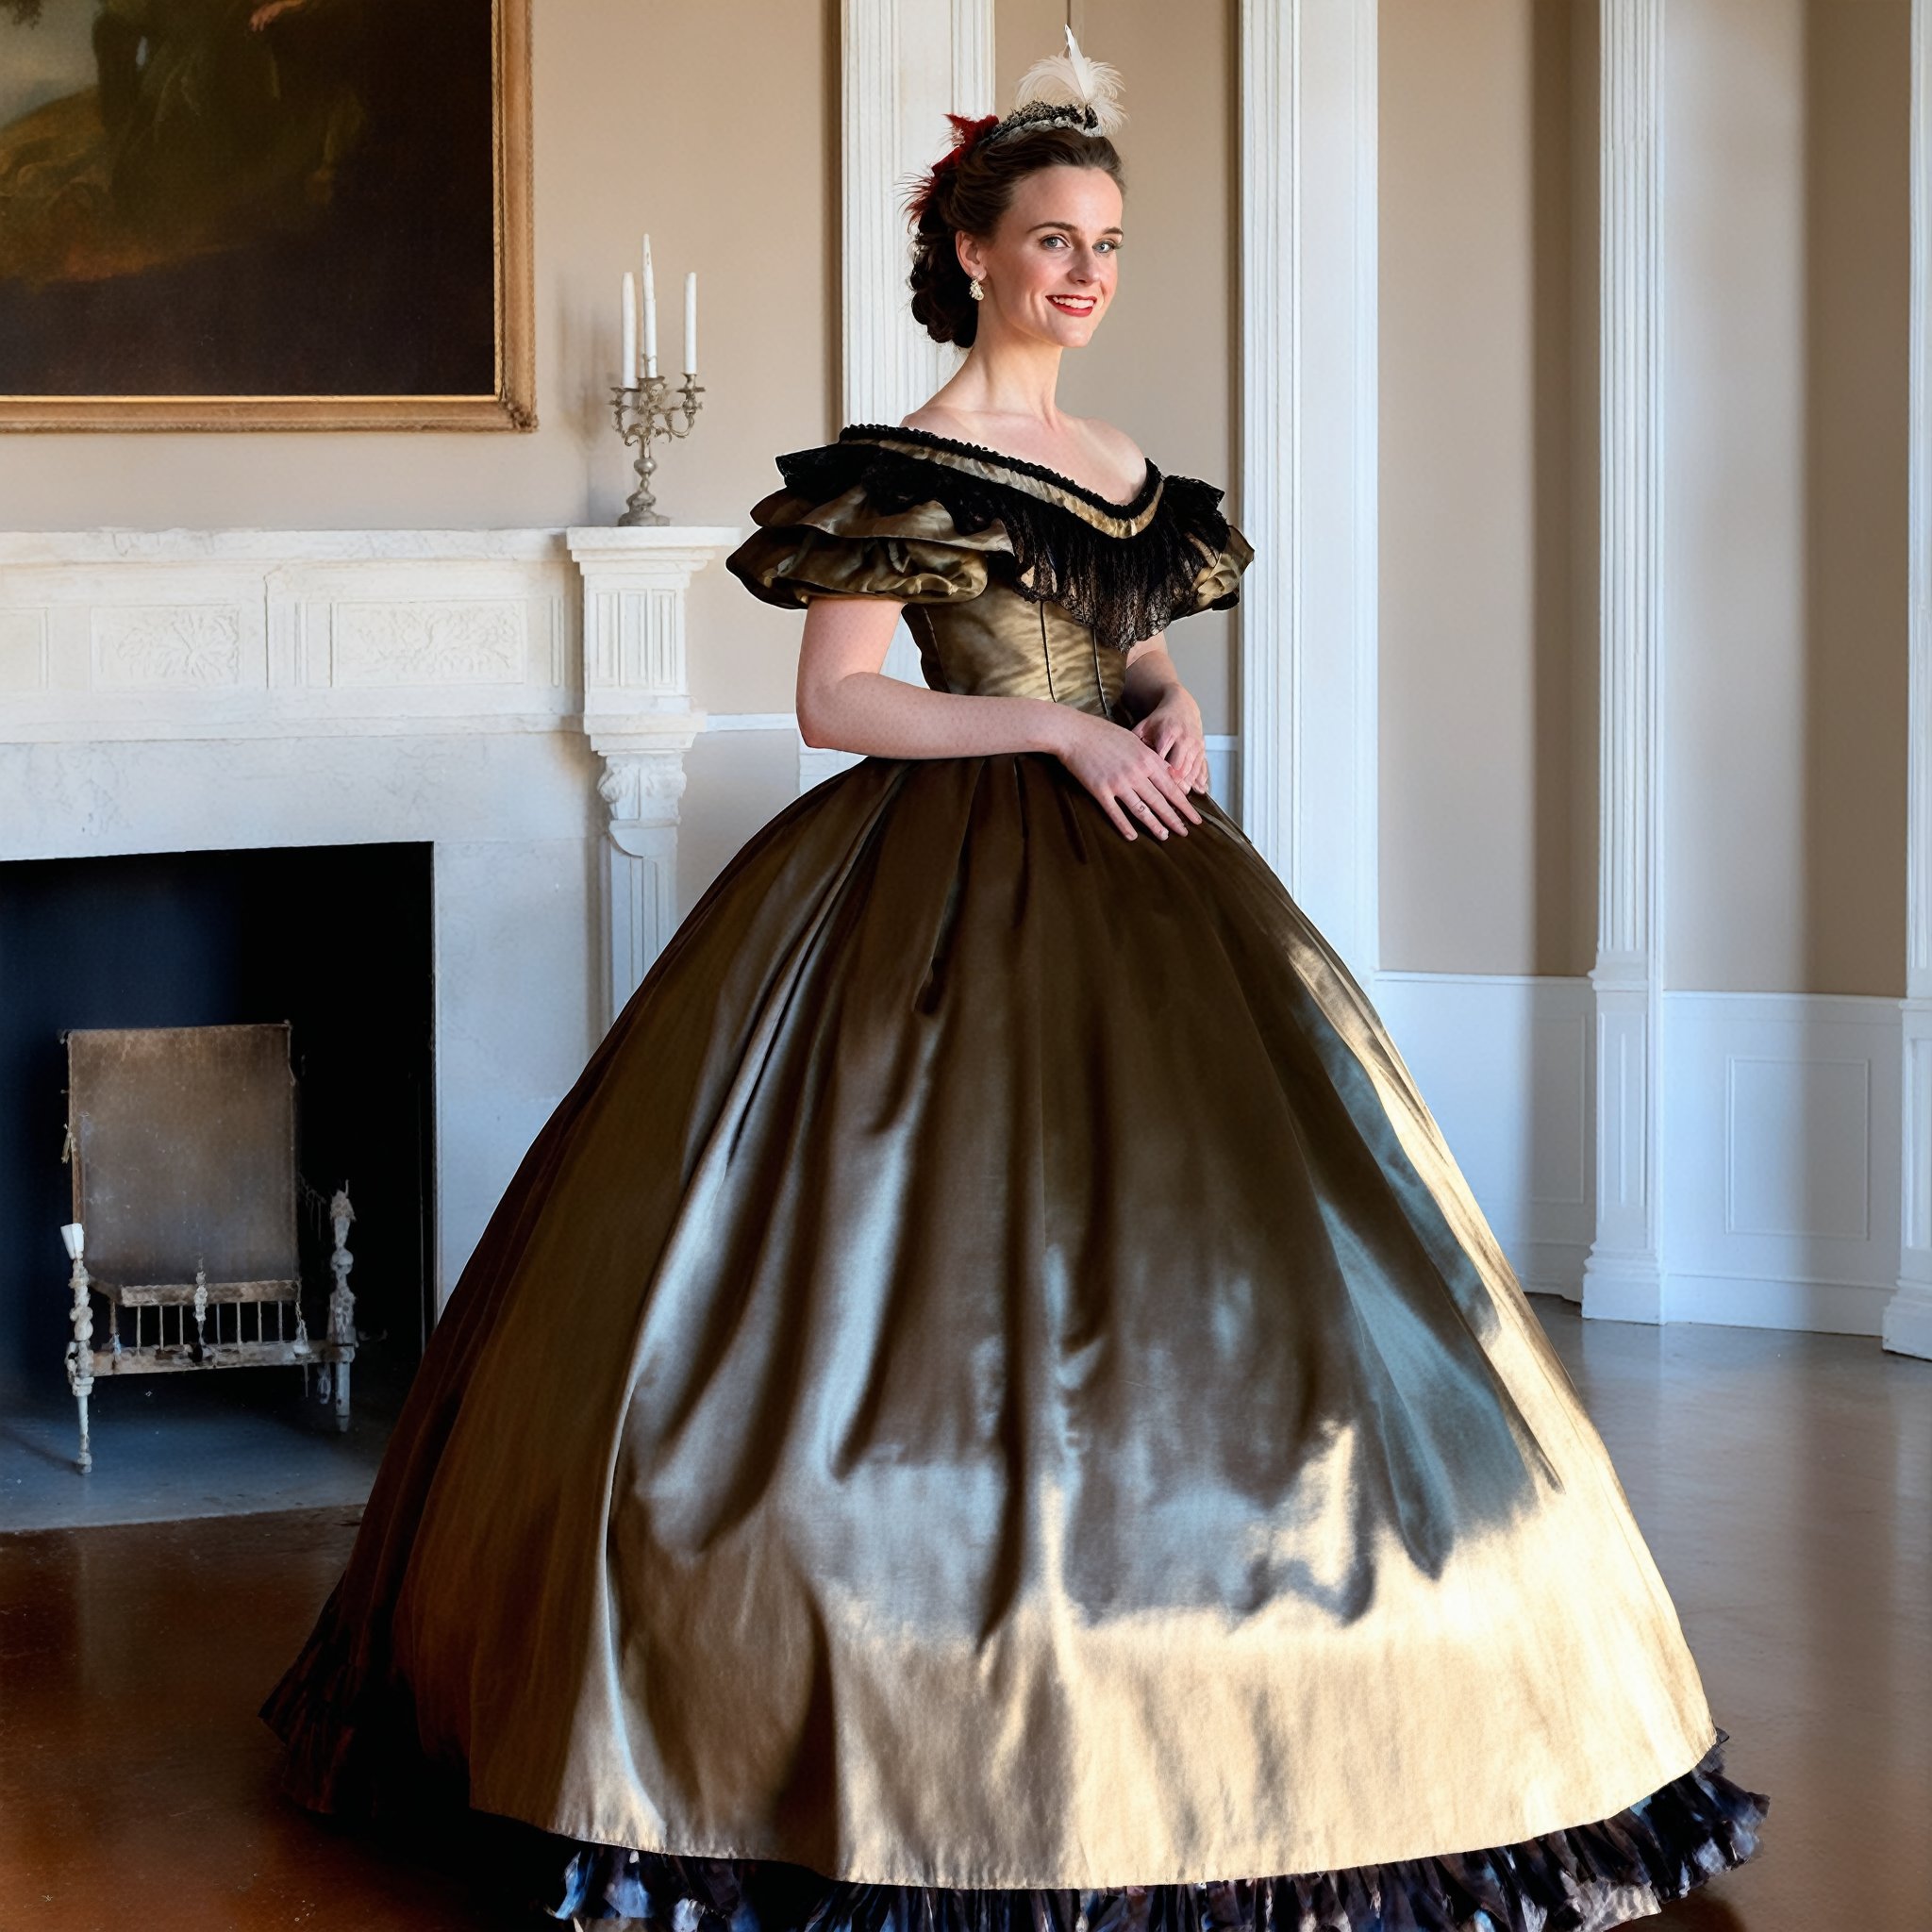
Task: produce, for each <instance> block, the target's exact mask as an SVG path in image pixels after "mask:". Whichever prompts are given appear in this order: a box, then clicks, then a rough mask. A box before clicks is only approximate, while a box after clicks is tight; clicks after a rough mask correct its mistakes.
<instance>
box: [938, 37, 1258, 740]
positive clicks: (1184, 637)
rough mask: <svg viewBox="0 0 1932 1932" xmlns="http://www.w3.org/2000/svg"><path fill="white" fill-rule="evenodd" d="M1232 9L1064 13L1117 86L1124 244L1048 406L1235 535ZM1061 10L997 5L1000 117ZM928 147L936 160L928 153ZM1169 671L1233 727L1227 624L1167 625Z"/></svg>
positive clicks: (1232, 644) (1224, 615)
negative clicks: (1215, 511)
mask: <svg viewBox="0 0 1932 1932" xmlns="http://www.w3.org/2000/svg"><path fill="white" fill-rule="evenodd" d="M1232 15H1233V4H1232V0H1201V4H1197V5H1192V6H1189V7H1174V6H1172V5H1169V4H1165V0H1076V4H1075V6H1074V9H1073V27H1074V33H1075V34H1076V35H1078V37H1079V41H1080V45H1081V47H1082V49H1083V50H1084V51H1085V52H1087V53H1089V54H1091V55H1092V56H1093V57H1094V58H1096V59H1101V60H1110V61H1111V62H1112V63H1113V64H1114V65H1115V66H1116V67H1118V68H1119V69H1120V70H1121V73H1122V75H1123V77H1124V81H1125V84H1126V85H1125V97H1126V109H1127V125H1126V126H1125V127H1124V129H1123V130H1122V132H1121V136H1120V140H1119V142H1118V145H1119V147H1120V150H1121V157H1122V159H1123V160H1124V162H1125V164H1126V172H1127V201H1126V214H1125V218H1124V221H1123V223H1122V226H1123V227H1124V230H1125V233H1126V241H1125V243H1124V246H1123V248H1122V250H1121V271H1120V275H1121V278H1120V288H1119V291H1118V293H1117V294H1116V296H1115V298H1114V307H1113V309H1112V311H1111V312H1110V313H1109V315H1108V319H1107V321H1106V322H1105V323H1104V324H1103V325H1102V326H1101V328H1100V330H1099V332H1098V333H1097V334H1096V335H1095V337H1094V339H1093V341H1092V344H1091V347H1089V348H1087V349H1085V350H1082V351H1080V352H1079V353H1077V354H1075V355H1072V356H1069V357H1068V358H1066V363H1065V367H1064V369H1063V370H1062V373H1061V377H1060V400H1061V401H1062V402H1063V403H1064V404H1065V405H1066V407H1067V408H1070V409H1072V410H1074V411H1075V412H1076V413H1077V414H1080V415H1087V416H1101V417H1104V418H1106V419H1107V420H1108V421H1109V422H1112V423H1118V424H1119V425H1120V426H1121V427H1122V428H1123V429H1124V430H1125V431H1126V432H1127V433H1128V435H1130V436H1131V437H1133V438H1134V440H1135V441H1137V442H1138V443H1139V444H1140V445H1141V448H1142V449H1143V450H1144V451H1146V453H1147V455H1148V456H1149V457H1150V458H1152V459H1153V460H1154V461H1155V462H1156V463H1157V464H1158V465H1159V467H1160V468H1161V469H1163V470H1167V471H1172V472H1175V473H1180V474H1185V475H1193V476H1205V477H1207V478H1208V481H1209V482H1211V483H1215V484H1217V485H1219V486H1220V487H1221V488H1223V489H1224V490H1226V491H1227V492H1228V503H1227V508H1228V511H1229V514H1230V515H1232V516H1233V517H1234V518H1235V520H1236V522H1237V523H1239V521H1240V516H1241V508H1240V505H1239V503H1238V502H1237V501H1236V500H1235V495H1236V492H1235V490H1234V482H1235V465H1236V461H1237V459H1238V458H1237V450H1238V447H1239V440H1240V439H1239V433H1238V432H1239V424H1240V408H1241V404H1240V397H1239V394H1238V390H1237V381H1238V374H1239V369H1240V360H1239V355H1240V351H1239V338H1238V335H1237V317H1238V315H1239V312H1240V289H1239V286H1238V282H1237V274H1238V263H1237V258H1236V242H1237V224H1238V223H1239V220H1240V210H1239V206H1238V203H1237V200H1236V182H1237V171H1238V166H1239V162H1238V158H1237V151H1236V140H1237V132H1238V130H1237V125H1236V112H1235V108H1236V101H1237V95H1236V90H1235V75H1234V47H1233V39H1232V34H1233V20H1232ZM1066 21H1067V8H1066V7H1065V6H1064V5H1063V4H1062V0H997V4H996V6H995V9H994V33H995V37H996V38H995V45H996V50H997V75H998V83H999V93H998V106H999V108H1000V111H1001V112H1002V113H1004V112H1006V111H1007V109H1008V108H1010V107H1011V106H1012V99H1013V89H1014V87H1015V85H1016V84H1017V83H1018V81H1019V78H1020V75H1022V74H1024V72H1025V70H1026V69H1027V68H1028V67H1030V66H1031V65H1032V64H1033V62H1034V61H1035V60H1037V59H1039V58H1041V56H1042V55H1046V54H1051V53H1055V52H1057V51H1058V48H1059V46H1060V44H1061V42H1062V29H1063V27H1064V25H1065V24H1066ZM937 151H938V150H937V145H936V147H935V152H937ZM1169 642H1170V644H1171V647H1172V649H1173V651H1174V662H1175V664H1176V665H1177V666H1178V667H1179V670H1180V673H1181V675H1182V677H1183V678H1185V679H1186V680H1187V683H1188V686H1189V689H1190V690H1191V691H1193V693H1194V695H1195V696H1196V697H1197V698H1198V699H1199V700H1200V703H1201V713H1202V717H1203V719H1204V720H1205V721H1206V724H1207V726H1208V730H1209V731H1232V730H1234V729H1236V728H1237V726H1236V723H1235V709H1236V700H1235V685H1236V678H1237V664H1238V657H1237V649H1238V647H1237V643H1236V632H1235V617H1234V613H1232V612H1229V611H1218V610H1210V611H1207V612H1205V613H1204V614H1203V615H1201V616H1199V617H1191V618H1189V619H1188V621H1187V622H1186V623H1185V624H1181V625H1176V626H1175V627H1174V632H1173V634H1172V636H1171V638H1170V640H1169Z"/></svg>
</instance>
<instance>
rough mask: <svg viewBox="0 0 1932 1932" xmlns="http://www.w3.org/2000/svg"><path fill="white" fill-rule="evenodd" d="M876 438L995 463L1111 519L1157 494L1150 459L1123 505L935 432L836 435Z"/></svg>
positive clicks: (862, 427)
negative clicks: (1047, 485)
mask: <svg viewBox="0 0 1932 1932" xmlns="http://www.w3.org/2000/svg"><path fill="white" fill-rule="evenodd" d="M879 437H889V438H891V439H892V440H893V441H900V442H904V441H911V442H915V443H920V444H924V446H926V447H928V448H930V449H935V450H949V451H951V452H952V453H953V454H954V455H955V456H962V457H971V458H974V460H975V461H978V462H983V463H997V464H998V465H999V466H1000V468H1002V469H1005V470H1011V471H1012V472H1013V473H1014V474H1015V475H1021V476H1031V477H1032V478H1033V479H1034V480H1035V481H1036V482H1040V483H1048V484H1051V485H1052V486H1053V487H1054V488H1055V489H1056V490H1064V491H1066V492H1067V493H1068V495H1070V496H1075V497H1078V498H1079V500H1080V501H1081V502H1082V503H1084V504H1088V505H1090V506H1091V508H1094V509H1097V510H1100V511H1102V512H1103V513H1104V514H1106V515H1108V516H1110V517H1135V516H1138V515H1139V514H1140V513H1141V511H1142V510H1144V509H1145V508H1147V507H1148V505H1149V504H1151V503H1152V502H1153V501H1154V498H1155V496H1156V495H1157V494H1158V491H1159V490H1160V484H1161V475H1160V472H1159V470H1158V469H1157V468H1156V467H1155V464H1154V460H1153V458H1151V457H1143V458H1141V461H1143V462H1144V463H1145V464H1146V465H1147V474H1146V475H1145V476H1144V477H1142V478H1141V487H1140V489H1139V490H1138V491H1135V493H1134V494H1133V495H1132V496H1131V497H1130V498H1128V500H1127V501H1126V502H1124V503H1122V502H1119V501H1117V500H1116V499H1115V498H1113V497H1111V496H1105V495H1103V494H1102V493H1101V492H1100V491H1098V490H1091V489H1089V488H1088V486H1087V485H1086V484H1084V483H1076V482H1075V481H1074V478H1073V477H1071V476H1068V475H1063V474H1062V473H1061V472H1060V471H1058V470H1050V469H1048V468H1047V466H1046V465H1045V464H1044V463H1035V462H1029V461H1028V460H1027V459H1026V458H1024V457H1015V456H1008V454H1007V452H1006V451H1005V450H1002V449H991V448H989V447H988V446H987V445H986V444H985V443H983V442H964V441H960V440H959V439H958V437H954V436H941V435H940V434H939V433H938V431H936V430H932V429H918V428H915V427H913V426H912V425H909V424H906V423H849V424H847V425H846V426H845V427H844V428H843V429H841V430H840V432H839V441H841V442H869V441H874V440H876V439H877V438H879Z"/></svg>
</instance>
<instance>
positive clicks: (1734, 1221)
mask: <svg viewBox="0 0 1932 1932" xmlns="http://www.w3.org/2000/svg"><path fill="white" fill-rule="evenodd" d="M1663 1005H1664V1078H1663V1160H1662V1162H1661V1167H1662V1170H1663V1177H1664V1179H1663V1189H1662V1194H1663V1199H1662V1204H1661V1205H1662V1209H1663V1253H1664V1308H1663V1318H1664V1320H1665V1321H1667V1322H1722V1323H1730V1324H1743V1325H1745V1326H1749V1327H1763V1328H1814V1329H1825V1330H1829V1331H1831V1332H1834V1333H1838V1334H1849V1335H1876V1334H1877V1333H1878V1332H1879V1329H1880V1324H1882V1322H1883V1319H1884V1315H1885V1305H1886V1303H1887V1301H1888V1300H1889V1299H1890V1296H1891V1293H1892V1291H1893V1289H1894V1288H1895V1287H1896V1285H1897V1281H1898V1264H1899V1207H1900V1200H1899V1179H1900V1168H1901V1150H1900V1092H1899V1078H1900V1070H1899V1050H1898V1040H1899V1002H1898V1001H1897V1000H1893V999H1877V998H1870V999H1866V998H1853V997H1841V996H1836V995H1831V994H1824V993H1810V994H1799V993H1736V992H1732V993H1716V992H1666V993H1665V994H1664V1001H1663Z"/></svg>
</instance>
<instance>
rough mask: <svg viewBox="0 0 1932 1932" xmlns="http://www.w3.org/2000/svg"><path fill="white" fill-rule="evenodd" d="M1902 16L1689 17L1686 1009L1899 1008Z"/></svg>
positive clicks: (1681, 559)
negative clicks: (1702, 994) (1696, 1002)
mask: <svg viewBox="0 0 1932 1932" xmlns="http://www.w3.org/2000/svg"><path fill="white" fill-rule="evenodd" d="M1909 26H1910V7H1909V4H1908V0H1809V4H1807V0H1676V4H1674V6H1673V8H1671V11H1670V14H1669V28H1668V40H1667V46H1666V66H1667V72H1668V74H1669V75H1670V91H1669V96H1668V98H1669V110H1668V112H1669V119H1668V125H1667V129H1666V140H1667V142H1668V143H1669V151H1670V157H1671V158H1670V175H1669V181H1670V190H1669V195H1668V198H1667V203H1666V241H1665V247H1666V263H1667V274H1666V291H1667V298H1666V299H1667V304H1668V309H1667V319H1666V334H1667V344H1668V352H1669V353H1668V363H1667V368H1668V375H1667V382H1668V391H1667V414H1668V420H1669V423H1670V425H1671V426H1670V434H1669V437H1668V440H1667V462H1668V474H1667V484H1666V492H1667V502H1668V538H1667V570H1666V587H1667V595H1668V598H1669V609H1668V614H1667V641H1666V713H1667V716H1668V719H1669V728H1668V734H1667V745H1666V758H1665V772H1664V777H1665V802H1666V812H1667V823H1666V835H1665V842H1666V850H1667V852H1668V855H1669V863H1668V866H1667V868H1666V879H1667V903H1666V908H1665V936H1666V973H1665V977H1666V983H1667V984H1668V985H1670V986H1673V987H1682V988H1693V989H1729V990H1740V991H1774V992H1838V993H1875V994H1882V995H1897V994H1901V993H1903V992H1904V991H1905V984H1904V974H1905V784H1906V737H1905V724H1906V717H1905V694H1906V692H1905V676H1906V629H1905V626H1906V541H1907V527H1906V406H1907V280H1906V276H1907V242H1908V219H1909V206H1908V176H1907V136H1908V129H1909V111H1910V98H1909V62H1908V51H1909V38H1908V37H1909Z"/></svg>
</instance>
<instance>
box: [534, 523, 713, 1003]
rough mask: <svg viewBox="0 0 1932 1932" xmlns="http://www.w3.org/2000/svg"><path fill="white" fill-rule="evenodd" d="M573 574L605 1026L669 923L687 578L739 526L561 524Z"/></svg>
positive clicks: (687, 706)
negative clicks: (605, 815)
mask: <svg viewBox="0 0 1932 1932" xmlns="http://www.w3.org/2000/svg"><path fill="white" fill-rule="evenodd" d="M565 534H566V536H567V537H568V540H569V542H570V554H571V555H572V557H574V558H575V559H576V563H577V568H578V569H579V570H580V571H581V572H582V574H583V579H584V636H583V679H584V710H583V725H584V735H585V736H586V737H587V738H589V740H590V741H591V749H592V750H593V751H594V752H595V753H596V754H597V755H598V757H599V758H602V759H603V761H604V769H603V773H602V775H601V776H600V777H599V779H598V782H597V794H598V796H599V797H600V798H601V799H603V801H604V803H605V806H606V807H607V808H608V812H609V815H610V823H609V836H608V839H607V841H606V842H605V847H604V880H603V885H604V891H603V914H602V926H603V947H602V957H603V961H604V1010H603V1019H604V1024H605V1025H606V1026H607V1027H608V1025H609V1024H610V1022H611V1021H612V1020H614V1019H615V1018H616V1017H617V1015H618V1013H619V1012H620V1011H621V1010H622V1009H623V1008H624V1005H625V1001H626V1000H628V999H629V998H630V996H631V994H632V993H634V992H635V991H637V990H638V987H639V986H640V985H641V983H642V981H643V977H644V974H646V973H648V972H649V971H650V969H651V965H652V963H653V961H655V960H656V958H657V957H658V954H659V953H660V952H662V951H663V949H664V946H665V943H666V941H668V940H669V939H670V937H671V935H672V933H673V931H674V930H675V928H676V924H677V817H678V810H677V808H678V801H679V799H680V798H682V797H683V795H684V757H685V754H686V753H687V752H688V751H689V750H690V749H691V741H692V740H693V739H694V738H695V737H696V736H697V734H698V733H699V732H700V731H702V730H703V729H704V724H705V718H704V713H703V712H702V711H695V710H693V709H692V708H691V682H690V673H689V670H688V667H687V663H686V655H685V638H684V603H685V591H686V589H687V587H688V586H689V585H690V583H691V578H692V577H693V576H695V575H697V573H698V572H699V571H701V570H702V569H703V568H704V567H705V565H706V564H708V562H710V561H711V559H712V558H715V557H722V556H723V555H724V553H725V552H726V551H727V550H729V549H731V548H732V547H733V546H734V545H735V544H736V543H737V542H738V541H739V540H740V538H741V536H742V535H743V532H742V531H741V530H736V529H728V528H713V529H702V528H685V527H681V526H679V525H675V524H673V525H660V526H658V527H647V528H641V529H614V528H612V529H605V528H576V529H572V530H570V531H567V532H566V533H565Z"/></svg>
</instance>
